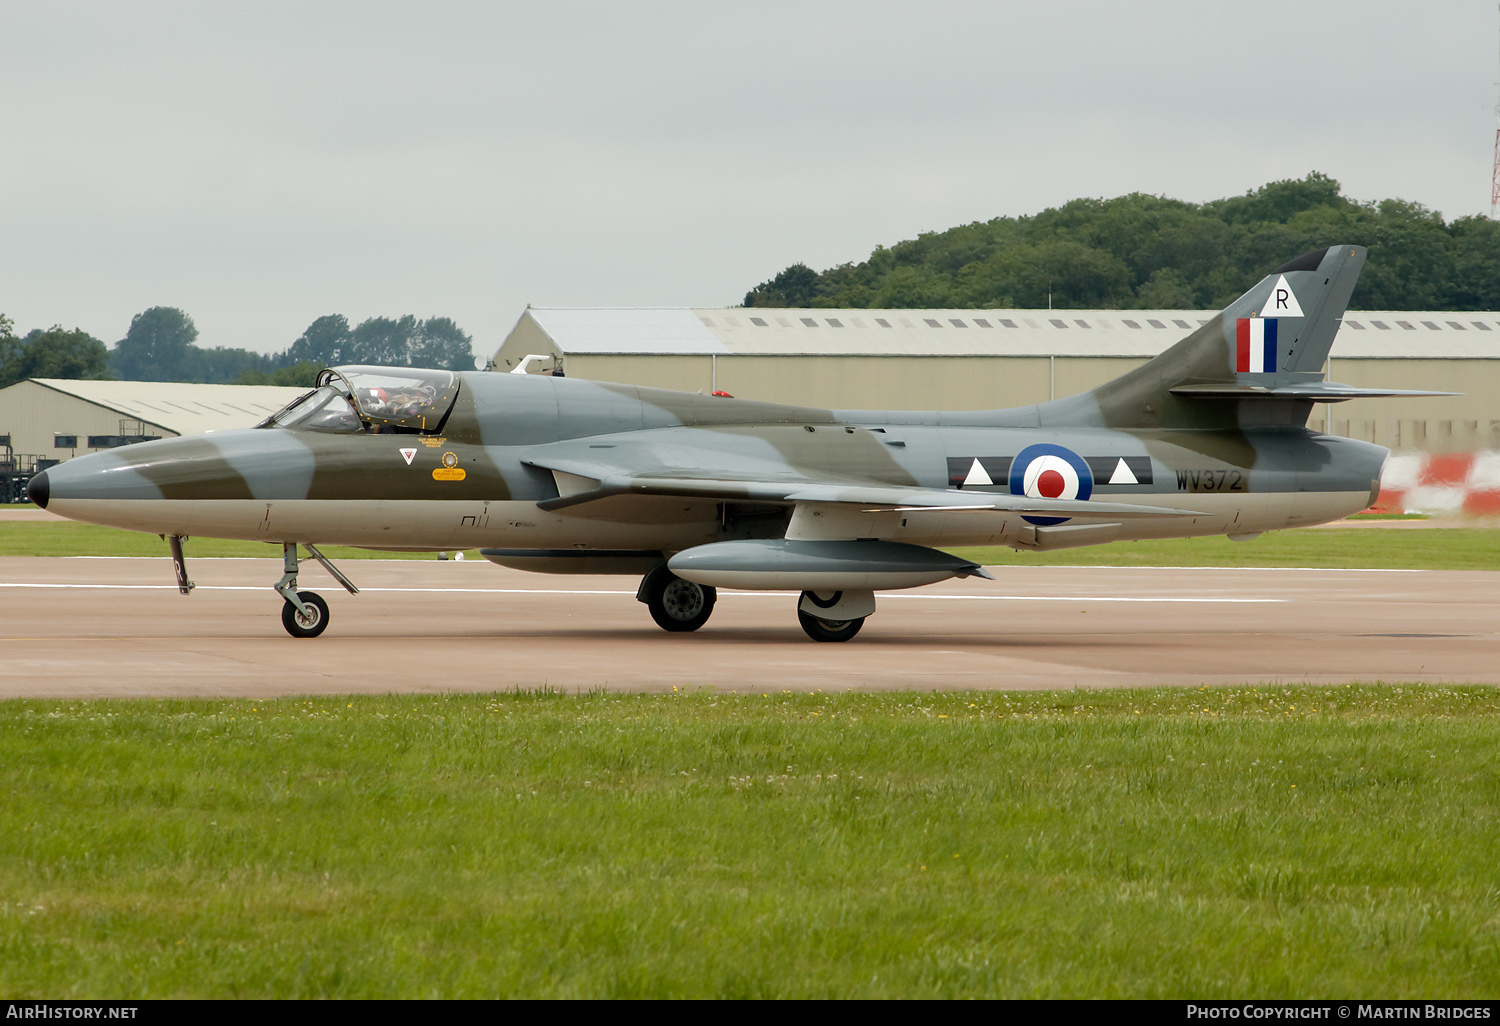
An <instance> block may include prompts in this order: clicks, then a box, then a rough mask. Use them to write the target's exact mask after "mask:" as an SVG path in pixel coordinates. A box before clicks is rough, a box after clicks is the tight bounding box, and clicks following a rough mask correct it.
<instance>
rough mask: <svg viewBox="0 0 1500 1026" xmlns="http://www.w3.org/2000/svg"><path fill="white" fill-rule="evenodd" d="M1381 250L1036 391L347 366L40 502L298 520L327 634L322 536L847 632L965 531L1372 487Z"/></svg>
mask: <svg viewBox="0 0 1500 1026" xmlns="http://www.w3.org/2000/svg"><path fill="white" fill-rule="evenodd" d="M1364 262H1365V250H1364V249H1362V248H1360V247H1357V246H1332V247H1329V248H1328V249H1323V250H1319V251H1317V252H1315V253H1308V254H1306V255H1304V256H1300V257H1298V258H1297V259H1295V260H1293V261H1291V262H1290V263H1287V264H1285V265H1284V266H1282V267H1279V268H1277V269H1276V270H1275V271H1273V272H1272V273H1271V274H1270V275H1268V276H1267V277H1266V278H1264V279H1263V280H1262V281H1261V282H1260V283H1259V284H1257V285H1256V286H1255V287H1254V288H1252V289H1251V290H1250V291H1249V292H1247V293H1245V294H1244V295H1243V296H1241V297H1240V298H1239V299H1238V300H1236V301H1235V302H1234V303H1232V304H1231V305H1230V306H1229V307H1228V308H1227V309H1225V310H1224V311H1223V312H1222V313H1221V314H1220V315H1219V316H1217V317H1215V318H1213V319H1212V320H1210V321H1209V322H1208V323H1207V324H1205V325H1204V326H1202V327H1201V328H1199V329H1198V330H1197V331H1194V332H1193V333H1192V334H1190V335H1188V336H1187V337H1186V338H1184V339H1183V340H1182V341H1180V342H1178V343H1177V344H1176V345H1174V346H1173V347H1172V348H1170V349H1168V350H1167V351H1166V352H1164V353H1162V354H1161V355H1160V356H1158V357H1156V358H1155V359H1153V360H1151V361H1150V362H1148V363H1146V364H1145V365H1143V366H1141V367H1140V368H1138V369H1136V370H1133V371H1131V372H1130V373H1128V374H1126V375H1124V376H1123V377H1121V378H1118V379H1117V380H1115V381H1112V382H1110V383H1109V384H1106V385H1103V386H1101V387H1099V388H1096V389H1094V390H1093V391H1091V392H1085V393H1082V394H1080V395H1075V396H1072V397H1070V398H1066V399H1059V400H1055V401H1052V402H1046V403H1041V404H1039V405H1036V406H1026V407H1022V408H1020V409H1012V410H995V411H974V412H963V413H950V412H932V413H910V412H892V411H887V410H819V409H808V408H803V407H798V406H782V405H777V404H774V403H766V402H753V401H748V400H743V399H734V398H724V397H718V396H704V395H696V394H689V393H683V392H671V391H666V390H661V389H653V388H642V387H638V386H635V385H616V384H606V383H604V382H596V381H582V380H575V379H571V378H560V377H552V376H543V375H527V374H522V375H517V374H498V373H483V372H474V373H451V372H448V371H433V370H415V369H410V368H393V367H336V368H333V369H330V370H327V371H324V372H323V374H322V375H321V377H320V378H319V381H318V387H317V388H316V389H315V390H314V391H312V392H309V393H308V394H307V395H305V396H303V397H302V398H301V399H299V400H297V401H296V402H294V403H292V404H291V405H290V406H288V407H287V408H286V409H284V410H282V411H281V412H280V413H277V414H275V415H274V416H272V417H270V418H268V419H267V420H266V421H265V422H264V423H262V424H260V425H259V426H258V427H256V428H253V429H249V430H243V431H228V432H221V433H217V434H213V435H206V436H197V437H185V438H171V439H165V440H162V441H155V442H145V443H142V444H138V445H131V446H128V447H125V448H121V449H115V450H112V451H109V452H101V453H96V454H93V455H89V456H83V457H80V458H78V459H73V460H69V461H67V462H66V463H63V464H60V465H58V466H56V467H53V468H51V469H49V470H47V471H46V472H45V473H42V474H38V475H37V476H36V477H35V478H34V479H33V480H32V481H31V484H30V487H29V488H28V490H27V494H28V496H29V497H30V498H31V499H32V501H34V502H35V503H36V504H37V505H39V506H43V507H45V508H47V509H49V510H51V511H53V512H55V513H59V514H61V515H63V516H66V517H72V518H74V519H77V520H87V521H91V522H93V523H98V524H108V525H112V526H115V527H122V528H126V529H128V530H133V531H147V532H150V533H152V534H160V535H163V536H164V537H166V538H168V539H169V540H170V544H171V552H172V556H173V560H174V564H175V566H176V571H177V579H178V587H179V589H180V590H182V591H183V592H184V593H186V592H187V591H189V590H190V589H191V587H192V584H191V582H190V581H189V580H188V576H187V572H186V568H185V567H184V564H183V558H182V546H181V539H182V538H183V537H187V536H189V535H207V536H213V537H220V538H243V539H250V540H256V541H267V542H279V543H280V544H281V546H282V551H283V556H284V565H283V569H284V573H283V575H282V577H281V579H280V580H279V581H278V582H277V583H276V584H275V590H276V591H277V592H278V593H280V595H281V597H282V599H283V602H284V605H283V609H282V622H283V624H284V625H285V626H286V629H287V631H288V632H289V633H291V634H292V635H293V636H294V637H315V636H317V635H319V634H321V633H322V632H323V630H324V628H325V627H326V626H327V625H328V619H329V616H328V606H327V604H326V603H325V602H324V600H323V599H322V598H320V597H319V596H318V595H316V594H315V593H313V592H310V591H299V590H298V584H297V579H298V567H299V564H300V563H301V562H304V561H305V558H299V546H300V547H301V548H304V549H305V550H306V551H307V553H309V558H312V559H315V560H317V561H318V562H319V563H321V564H322V565H323V567H324V568H326V569H327V570H328V571H329V572H330V573H331V574H332V575H333V576H334V578H335V579H336V580H338V581H339V583H340V584H342V585H343V586H344V587H345V588H346V589H347V590H348V591H349V592H351V593H353V592H355V591H356V590H357V589H356V588H355V586H354V585H353V584H352V583H351V582H350V581H349V580H348V578H347V577H345V576H344V575H343V574H342V573H340V572H339V570H338V569H337V568H336V567H334V566H333V564H331V563H330V562H329V561H328V560H327V559H326V558H325V557H324V556H323V553H322V552H321V551H319V549H318V546H319V545H323V544H335V543H337V544H344V545H357V546H366V547H369V548H377V549H393V550H409V551H421V550H427V551H433V550H445V549H464V548H474V547H478V548H480V549H481V550H482V551H483V554H484V555H485V556H486V557H487V558H488V559H490V560H492V561H494V562H496V563H499V564H501V565H504V566H509V567H517V568H522V569H526V570H535V571H540V572H543V573H563V574H568V573H572V574H630V575H637V576H639V577H640V578H641V583H640V589H639V591H638V592H637V597H638V598H639V599H640V601H642V602H644V603H645V604H646V606H647V608H648V609H649V610H650V612H651V616H652V618H653V619H655V621H656V622H657V623H658V624H659V625H660V626H661V627H663V628H664V629H666V630H668V631H695V630H697V629H698V628H700V627H702V626H703V625H704V623H706V622H707V621H708V618H709V614H710V613H712V612H713V608H714V602H715V599H716V595H717V592H716V589H718V588H742V589H743V588H748V589H776V590H781V589H785V590H789V591H792V592H797V593H800V597H799V598H798V600H797V603H796V608H797V616H798V619H799V621H800V623H801V626H802V629H803V630H804V631H805V632H806V633H807V634H808V635H809V636H810V637H812V638H814V639H816V640H818V641H847V640H848V639H850V638H852V637H854V635H855V634H856V633H858V632H859V629H860V627H861V626H862V625H863V623H864V621H865V618H866V617H867V616H869V615H870V614H872V613H873V612H875V593H876V592H877V591H883V590H887V589H896V588H914V587H918V586H920V585H925V584H932V583H934V582H937V581H942V580H945V579H948V578H953V577H970V576H978V577H989V576H990V575H989V574H988V573H986V572H985V570H984V568H983V567H981V566H979V565H978V564H976V563H973V562H971V561H969V560H967V559H964V558H962V557H959V556H955V555H951V554H949V553H947V552H944V551H942V549H941V548H939V547H940V546H941V547H943V548H952V547H955V546H965V545H1010V546H1014V547H1015V548H1018V549H1038V550H1044V551H1047V550H1052V549H1061V548H1069V547H1072V546H1077V545H1097V544H1101V543H1104V542H1112V541H1117V540H1120V539H1135V538H1182V537H1191V536H1202V535H1227V536H1229V537H1230V538H1235V539H1249V538H1253V537H1254V536H1256V535H1257V534H1259V533H1261V532H1263V531H1272V530H1277V529H1279V528H1286V527H1302V526H1306V525H1309V524H1318V523H1323V522H1325V521H1329V520H1336V519H1339V518H1341V517H1344V516H1348V515H1349V514H1351V513H1355V512H1358V511H1359V510H1361V509H1364V508H1365V507H1367V506H1368V505H1370V503H1371V502H1372V501H1373V499H1374V497H1375V494H1376V492H1377V489H1378V488H1379V483H1380V470H1381V465H1382V464H1383V462H1384V461H1385V458H1386V456H1387V451H1386V450H1385V449H1383V448H1380V447H1379V446H1375V445H1370V444H1367V443H1365V442H1359V441H1354V440H1351V439H1348V438H1339V437H1334V436H1331V435H1326V434H1319V433H1318V432H1316V431H1313V430H1310V429H1309V428H1308V427H1307V419H1308V414H1309V412H1310V411H1311V410H1312V408H1313V404H1314V403H1323V402H1339V401H1341V400H1345V399H1354V398H1359V397H1368V396H1394V395H1431V394H1434V393H1428V392H1402V391H1398V390H1385V389H1380V390H1372V389H1360V388H1352V387H1350V386H1347V385H1340V384H1334V383H1331V382H1328V381H1325V380H1324V377H1323V367H1324V364H1325V361H1326V359H1327V357H1328V350H1329V347H1330V346H1331V345H1332V343H1333V339H1334V335H1335V333H1336V332H1337V330H1338V327H1339V323H1340V318H1341V317H1342V316H1343V313H1344V308H1345V306H1346V305H1347V303H1348V300H1349V296H1350V294H1351V293H1352V292H1353V290H1354V284H1355V281H1356V279H1357V278H1358V277H1359V272H1360V268H1361V267H1362V266H1363V265H1364Z"/></svg>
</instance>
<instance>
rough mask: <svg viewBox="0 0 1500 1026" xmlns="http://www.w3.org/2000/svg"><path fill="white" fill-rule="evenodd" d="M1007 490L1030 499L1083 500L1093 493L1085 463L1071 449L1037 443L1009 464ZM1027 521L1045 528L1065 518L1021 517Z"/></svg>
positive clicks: (1065, 520)
mask: <svg viewBox="0 0 1500 1026" xmlns="http://www.w3.org/2000/svg"><path fill="white" fill-rule="evenodd" d="M1010 492H1011V494H1012V495H1026V496H1029V497H1031V498H1033V499H1087V498H1088V497H1089V496H1091V495H1093V494H1094V475H1093V474H1091V473H1089V465H1088V464H1087V463H1085V462H1084V460H1083V457H1081V456H1079V455H1078V454H1077V453H1076V452H1074V451H1073V450H1071V449H1066V448H1064V447H1063V446H1061V445H1051V444H1048V443H1045V442H1043V443H1038V444H1037V445H1028V446H1027V447H1026V448H1024V449H1022V450H1021V451H1020V452H1019V453H1018V454H1017V455H1016V458H1015V459H1014V460H1013V461H1012V462H1011V465H1010ZM1022 519H1023V520H1025V521H1026V522H1027V523H1028V524H1036V525H1038V526H1039V527H1048V526H1051V525H1053V524H1062V523H1066V522H1067V521H1068V519H1069V518H1068V517H1023V518H1022Z"/></svg>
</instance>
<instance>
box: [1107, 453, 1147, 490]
mask: <svg viewBox="0 0 1500 1026" xmlns="http://www.w3.org/2000/svg"><path fill="white" fill-rule="evenodd" d="M1109 483H1110V484H1140V482H1139V481H1137V480H1136V478H1135V475H1134V474H1132V473H1131V472H1130V468H1129V467H1128V466H1126V465H1125V459H1124V457H1121V459H1120V462H1119V463H1116V464H1115V472H1114V473H1113V474H1111V475H1109Z"/></svg>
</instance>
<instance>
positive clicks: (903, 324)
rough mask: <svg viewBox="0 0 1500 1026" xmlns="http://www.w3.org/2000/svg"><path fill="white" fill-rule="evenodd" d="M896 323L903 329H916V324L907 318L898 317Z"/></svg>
mask: <svg viewBox="0 0 1500 1026" xmlns="http://www.w3.org/2000/svg"><path fill="white" fill-rule="evenodd" d="M896 323H897V324H899V325H901V327H903V328H915V327H916V325H915V324H913V323H912V322H911V321H909V320H907V319H906V318H905V317H897V318H896Z"/></svg>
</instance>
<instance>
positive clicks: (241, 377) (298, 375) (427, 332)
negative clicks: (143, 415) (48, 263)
mask: <svg viewBox="0 0 1500 1026" xmlns="http://www.w3.org/2000/svg"><path fill="white" fill-rule="evenodd" d="M472 342H473V339H472V338H471V337H470V336H469V335H468V334H466V333H465V332H464V331H463V329H461V328H460V327H459V326H458V325H457V324H455V323H454V322H453V320H452V319H450V318H448V317H431V318H428V319H427V320H425V321H421V320H418V319H417V318H416V317H414V316H412V315H410V314H408V315H406V316H405V317H400V318H391V317H371V318H369V319H367V320H365V321H363V322H362V323H360V324H359V325H358V326H356V327H350V325H349V321H348V318H346V317H344V316H342V315H340V314H331V315H329V316H326V317H319V318H318V319H317V320H315V321H313V322H312V324H310V325H309V326H308V328H307V330H306V331H304V332H303V333H302V334H301V336H299V337H298V339H297V340H296V341H295V342H293V343H292V344H291V345H290V346H289V347H287V349H286V350H284V351H283V352H280V353H272V354H262V353H256V352H252V351H251V350H248V349H231V348H225V347H222V346H221V347H215V348H213V349H207V348H204V347H202V346H199V345H198V327H197V325H195V324H194V323H193V319H192V318H191V317H189V316H188V315H187V314H186V313H184V312H183V311H181V310H179V309H177V308H176V307H171V306H153V307H151V308H150V309H149V310H145V311H142V312H141V313H138V314H136V315H135V316H134V317H132V318H131V320H130V328H129V330H128V331H126V333H125V337H124V338H122V339H120V340H119V341H118V342H116V343H115V344H114V345H113V346H112V347H110V346H106V345H105V344H104V343H103V342H101V341H100V340H99V339H97V338H94V337H93V336H92V335H90V334H89V333H88V332H86V331H84V330H82V329H81V328H74V329H73V330H71V331H69V330H67V329H64V328H63V327H62V326H61V325H56V326H54V327H51V328H45V329H43V328H37V329H35V330H33V331H30V332H28V333H27V334H26V335H24V336H18V335H17V334H16V333H15V323H14V321H12V320H11V319H10V318H9V317H6V316H5V315H4V314H0V388H4V387H5V386H7V385H12V384H14V383H15V382H17V381H21V380H24V379H26V378H72V379H81V380H95V381H98V380H108V379H119V380H124V381H194V382H207V383H228V384H240V385H297V386H302V387H307V388H311V387H312V384H313V381H314V379H315V378H316V377H317V374H318V372H319V371H321V370H322V369H323V368H324V367H330V366H336V365H338V364H352V363H369V364H380V365H383V366H388V367H389V366H396V367H438V368H444V369H447V370H473V369H474V349H473V345H472Z"/></svg>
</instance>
